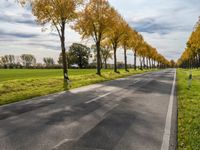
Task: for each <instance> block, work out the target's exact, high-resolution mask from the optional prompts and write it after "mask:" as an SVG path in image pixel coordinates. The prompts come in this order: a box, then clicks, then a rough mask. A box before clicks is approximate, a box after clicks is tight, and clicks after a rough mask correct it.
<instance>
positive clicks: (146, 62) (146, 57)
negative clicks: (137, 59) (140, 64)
mask: <svg viewBox="0 0 200 150" xmlns="http://www.w3.org/2000/svg"><path fill="white" fill-rule="evenodd" d="M146 65H147V69H149V64H148V58H147V57H146Z"/></svg>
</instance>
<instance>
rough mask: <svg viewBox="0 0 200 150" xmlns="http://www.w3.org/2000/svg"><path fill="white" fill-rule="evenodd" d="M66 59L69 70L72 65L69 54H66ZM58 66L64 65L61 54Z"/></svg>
mask: <svg viewBox="0 0 200 150" xmlns="http://www.w3.org/2000/svg"><path fill="white" fill-rule="evenodd" d="M65 58H66V62H67V68H70V65H72V62H71V58H70V56H69V52H66V53H65ZM58 64H60V65H63V55H62V53H60V55H59V58H58Z"/></svg>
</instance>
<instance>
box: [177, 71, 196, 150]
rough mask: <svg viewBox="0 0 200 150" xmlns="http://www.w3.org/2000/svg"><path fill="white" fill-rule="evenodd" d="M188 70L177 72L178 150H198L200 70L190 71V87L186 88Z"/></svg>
mask: <svg viewBox="0 0 200 150" xmlns="http://www.w3.org/2000/svg"><path fill="white" fill-rule="evenodd" d="M189 72H190V71H189V70H183V69H179V70H178V74H177V75H178V149H180V150H199V149H200V70H192V74H193V81H192V87H191V88H188V77H189Z"/></svg>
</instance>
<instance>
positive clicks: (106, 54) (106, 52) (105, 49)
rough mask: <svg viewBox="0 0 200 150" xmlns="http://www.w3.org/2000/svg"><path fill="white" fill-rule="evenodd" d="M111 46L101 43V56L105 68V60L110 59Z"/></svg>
mask: <svg viewBox="0 0 200 150" xmlns="http://www.w3.org/2000/svg"><path fill="white" fill-rule="evenodd" d="M112 55H113V54H112V53H111V47H110V45H108V44H103V46H102V47H101V57H102V59H103V61H104V66H105V69H107V68H108V67H107V61H108V59H112Z"/></svg>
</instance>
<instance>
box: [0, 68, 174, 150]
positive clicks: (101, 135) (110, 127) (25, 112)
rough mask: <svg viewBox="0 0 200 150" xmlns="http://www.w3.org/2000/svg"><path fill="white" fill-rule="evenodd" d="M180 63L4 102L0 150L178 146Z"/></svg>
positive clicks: (160, 148)
mask: <svg viewBox="0 0 200 150" xmlns="http://www.w3.org/2000/svg"><path fill="white" fill-rule="evenodd" d="M175 74H176V70H175V69H167V70H161V71H157V72H152V73H145V74H142V75H136V76H131V77H127V78H122V79H118V80H114V81H108V82H104V83H99V84H95V85H91V86H86V87H82V88H78V89H74V90H70V91H68V92H62V93H57V94H52V95H48V96H44V97H38V98H35V99H33V100H27V101H23V102H18V103H15V104H10V105H6V106H1V107H0V150H167V149H170V150H171V149H175V148H176V132H177V125H176V124H177V101H176V96H175V95H176V92H175Z"/></svg>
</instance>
